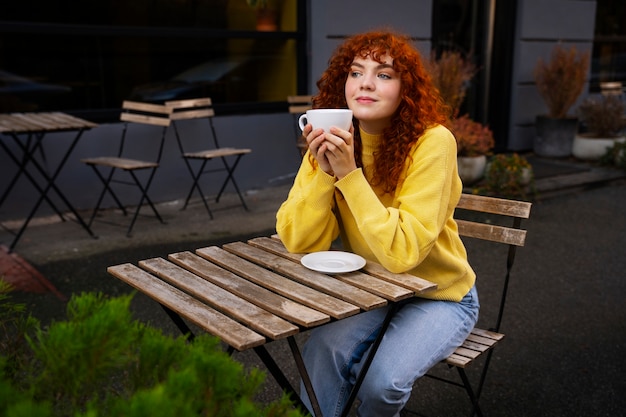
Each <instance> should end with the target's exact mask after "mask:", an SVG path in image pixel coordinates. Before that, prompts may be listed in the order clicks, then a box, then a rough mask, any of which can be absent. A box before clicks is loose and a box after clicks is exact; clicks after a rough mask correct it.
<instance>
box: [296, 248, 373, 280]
mask: <svg viewBox="0 0 626 417" xmlns="http://www.w3.org/2000/svg"><path fill="white" fill-rule="evenodd" d="M300 262H301V263H302V265H304V266H306V267H307V268H309V269H312V270H313V271H318V272H324V273H326V274H339V273H342V272H352V271H356V270H358V269H361V268H363V267H364V266H365V263H366V261H365V259H364V258H362V257H361V256H359V255H355V254H354V253H350V252H341V251H334V250H331V251H322V252H313V253H309V254H307V255H304V256H303V257H302V259H301V260H300Z"/></svg>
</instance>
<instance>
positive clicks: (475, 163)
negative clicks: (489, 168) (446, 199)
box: [456, 155, 487, 185]
mask: <svg viewBox="0 0 626 417" xmlns="http://www.w3.org/2000/svg"><path fill="white" fill-rule="evenodd" d="M456 160H457V165H458V168H459V177H461V181H463V184H465V185H468V184H472V183H475V182H476V181H478V180H479V179H481V178H482V177H483V175H484V174H485V166H486V165H487V157H486V156H485V155H480V156H458V157H457V158H456Z"/></svg>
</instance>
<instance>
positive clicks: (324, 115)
mask: <svg viewBox="0 0 626 417" xmlns="http://www.w3.org/2000/svg"><path fill="white" fill-rule="evenodd" d="M308 123H310V124H311V125H312V126H313V129H319V128H322V129H324V132H330V127H331V126H335V127H338V128H340V129H343V130H349V129H350V125H351V124H352V110H349V109H313V110H307V112H306V114H303V115H301V116H300V118H299V119H298V125H299V126H300V130H304V126H306V125H307V124H308Z"/></svg>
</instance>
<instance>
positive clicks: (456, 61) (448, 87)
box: [427, 51, 476, 117]
mask: <svg viewBox="0 0 626 417" xmlns="http://www.w3.org/2000/svg"><path fill="white" fill-rule="evenodd" d="M427 65H428V70H429V73H430V75H431V77H432V79H433V83H434V84H435V87H437V89H438V90H439V94H440V95H441V98H442V99H443V101H444V102H445V103H446V104H447V105H448V106H450V108H451V110H452V117H456V116H458V114H459V110H460V107H461V104H462V103H463V100H464V99H465V94H466V92H467V87H468V83H469V82H470V80H471V79H472V78H473V77H474V75H475V74H476V66H475V65H474V64H473V63H472V61H471V60H469V59H467V58H464V57H463V56H462V55H461V53H460V52H455V51H443V52H442V53H441V55H440V56H439V57H437V56H436V55H435V53H434V52H433V54H432V55H431V56H430V60H429V61H428V62H427Z"/></svg>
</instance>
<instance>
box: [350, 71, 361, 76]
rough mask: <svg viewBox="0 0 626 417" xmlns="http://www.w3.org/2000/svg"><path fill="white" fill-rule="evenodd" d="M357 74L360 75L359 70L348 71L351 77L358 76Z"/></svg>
mask: <svg viewBox="0 0 626 417" xmlns="http://www.w3.org/2000/svg"><path fill="white" fill-rule="evenodd" d="M359 75H361V73H360V72H359V71H352V72H350V76H351V77H358V76H359Z"/></svg>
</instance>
